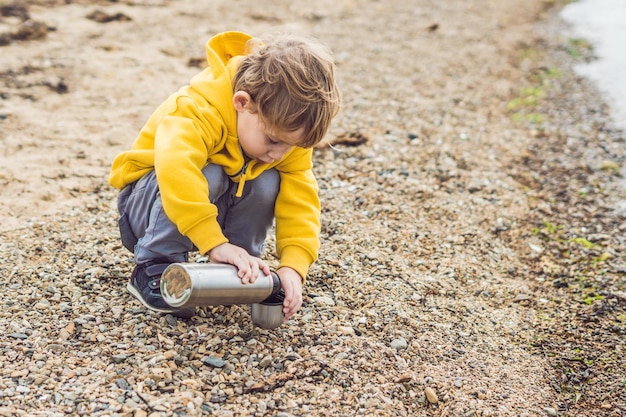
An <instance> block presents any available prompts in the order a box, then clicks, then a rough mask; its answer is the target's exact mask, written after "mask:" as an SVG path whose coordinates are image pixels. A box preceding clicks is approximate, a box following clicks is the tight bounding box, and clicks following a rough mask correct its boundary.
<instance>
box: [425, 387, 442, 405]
mask: <svg viewBox="0 0 626 417" xmlns="http://www.w3.org/2000/svg"><path fill="white" fill-rule="evenodd" d="M424 395H426V399H427V400H428V402H429V403H431V404H437V403H438V402H439V398H437V393H436V392H435V390H434V389H432V388H431V387H426V388H425V389H424Z"/></svg>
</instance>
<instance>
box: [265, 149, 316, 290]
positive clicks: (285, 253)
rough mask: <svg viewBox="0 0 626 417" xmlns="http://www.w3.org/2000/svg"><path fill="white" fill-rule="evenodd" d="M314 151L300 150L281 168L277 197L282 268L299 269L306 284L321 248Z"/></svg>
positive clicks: (279, 250) (279, 249)
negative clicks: (313, 163)
mask: <svg viewBox="0 0 626 417" xmlns="http://www.w3.org/2000/svg"><path fill="white" fill-rule="evenodd" d="M311 157H312V150H311V149H297V150H296V151H294V154H292V155H291V157H290V158H288V161H291V162H288V161H286V162H287V163H286V164H284V165H282V166H278V167H277V169H278V171H279V173H280V181H281V182H280V191H279V193H278V197H277V198H276V208H275V215H276V251H277V253H278V257H279V259H280V265H279V268H280V267H281V266H288V267H290V268H293V269H294V270H296V271H297V272H298V273H299V274H300V276H301V277H302V279H303V281H304V280H305V279H306V275H307V272H308V269H309V267H310V266H311V264H312V263H313V262H315V260H316V259H317V256H318V251H319V248H320V239H319V234H320V200H319V195H318V191H319V189H318V185H317V181H316V179H315V176H314V175H313V171H312V170H311Z"/></svg>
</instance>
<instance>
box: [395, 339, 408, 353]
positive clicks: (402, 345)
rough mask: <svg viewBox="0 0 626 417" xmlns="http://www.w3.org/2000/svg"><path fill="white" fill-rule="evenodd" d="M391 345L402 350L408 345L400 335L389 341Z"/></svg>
mask: <svg viewBox="0 0 626 417" xmlns="http://www.w3.org/2000/svg"><path fill="white" fill-rule="evenodd" d="M391 347H392V348H394V349H396V350H404V349H406V348H408V347H409V345H408V343H407V341H406V339H405V338H404V337H400V338H398V339H393V340H392V341H391Z"/></svg>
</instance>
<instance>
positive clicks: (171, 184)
mask: <svg viewBox="0 0 626 417" xmlns="http://www.w3.org/2000/svg"><path fill="white" fill-rule="evenodd" d="M176 104H177V105H176V110H175V111H173V112H171V113H170V114H168V115H167V116H165V117H164V118H163V119H162V120H161V122H160V123H159V125H158V128H157V129H156V134H155V142H154V166H155V171H156V177H157V182H158V184H159V189H160V190H161V200H162V203H163V209H164V210H165V213H166V214H167V216H168V217H169V218H170V220H172V222H173V223H174V224H176V226H177V227H178V230H179V231H180V232H181V233H182V234H183V235H186V236H188V237H189V238H190V239H191V241H192V242H193V243H194V244H195V245H196V247H197V248H198V249H199V250H200V252H201V253H206V252H207V251H208V250H209V249H211V248H213V247H215V246H217V245H219V244H222V243H225V242H227V241H228V240H227V239H226V237H225V236H224V234H223V233H222V230H221V228H220V226H219V224H218V222H217V207H216V206H215V205H213V204H212V203H211V202H210V201H209V193H208V190H209V186H208V183H207V181H206V178H205V177H204V175H203V174H202V168H203V167H204V165H205V164H206V161H207V158H208V155H209V154H210V153H211V152H212V147H213V146H215V143H216V142H219V141H221V140H222V137H223V135H225V131H224V129H223V127H222V126H221V123H220V122H219V120H220V117H219V115H218V114H217V111H216V110H214V111H210V109H209V110H207V109H203V111H199V109H198V108H197V107H196V106H195V104H194V102H193V101H192V100H191V99H189V98H188V97H184V96H179V97H178V99H177V101H176Z"/></svg>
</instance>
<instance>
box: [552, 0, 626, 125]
mask: <svg viewBox="0 0 626 417" xmlns="http://www.w3.org/2000/svg"><path fill="white" fill-rule="evenodd" d="M561 17H562V18H563V19H564V20H565V21H566V22H567V23H569V24H571V30H572V32H573V35H574V36H575V37H579V38H583V39H585V40H587V41H588V42H590V43H591V44H592V46H593V50H594V54H595V55H596V56H597V57H598V59H596V60H593V61H592V62H590V63H585V64H580V65H577V66H576V68H575V71H576V72H577V73H578V74H580V75H582V76H584V77H587V78H589V79H590V80H592V81H593V82H595V83H596V85H597V87H598V89H599V91H600V92H602V93H603V94H604V96H605V98H606V102H607V103H608V104H609V105H610V106H611V109H612V113H613V118H614V120H615V123H616V125H617V126H619V127H621V128H622V129H626V0H578V1H575V2H572V3H570V4H568V5H567V6H565V7H564V8H563V10H562V11H561Z"/></svg>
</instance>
